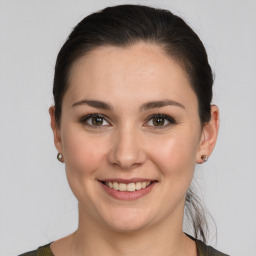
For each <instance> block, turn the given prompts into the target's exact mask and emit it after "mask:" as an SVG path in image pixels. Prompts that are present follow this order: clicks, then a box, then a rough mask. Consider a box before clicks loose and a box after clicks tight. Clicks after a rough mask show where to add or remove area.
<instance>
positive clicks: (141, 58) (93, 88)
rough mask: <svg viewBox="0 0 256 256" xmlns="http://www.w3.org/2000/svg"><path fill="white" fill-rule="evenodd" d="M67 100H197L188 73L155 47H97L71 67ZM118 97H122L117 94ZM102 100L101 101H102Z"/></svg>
mask: <svg viewBox="0 0 256 256" xmlns="http://www.w3.org/2000/svg"><path fill="white" fill-rule="evenodd" d="M66 94H67V98H69V99H70V100H72V101H74V100H79V98H80V97H87V98H88V97H89V98H90V97H92V98H94V97H103V99H105V98H109V99H110V100H111V97H112V99H115V97H118V96H119V97H121V96H125V95H126V96H127V97H128V96H129V95H131V96H132V97H133V98H134V99H135V98H141V99H142V98H143V99H145V100H157V98H161V99H162V98H163V97H165V98H166V95H170V96H172V97H178V95H180V96H182V95H183V96H184V97H185V98H186V96H188V95H189V94H191V95H190V96H191V97H192V98H193V97H195V95H194V92H193V90H192V88H191V86H190V83H189V79H188V77H187V73H186V72H185V71H184V69H183V68H182V67H181V66H180V65H179V64H178V62H177V61H175V60H174V59H173V58H171V57H170V56H168V55H167V54H166V53H165V52H164V51H163V49H162V48H161V47H160V46H158V45H155V44H150V43H142V42H141V43H136V44H134V45H131V46H128V47H115V46H103V47H98V48H96V49H94V50H92V51H90V52H89V53H87V54H86V55H85V56H83V57H81V58H80V59H79V60H77V61H76V62H75V63H74V65H73V66H72V68H71V72H70V80H69V89H68V91H67V93H66ZM117 94H119V95H117ZM103 99H102V98H101V100H103Z"/></svg>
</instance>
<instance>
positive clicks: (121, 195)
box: [100, 179, 158, 200]
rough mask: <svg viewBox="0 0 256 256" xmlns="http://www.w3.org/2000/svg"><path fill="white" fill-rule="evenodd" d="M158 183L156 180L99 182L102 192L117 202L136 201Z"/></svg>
mask: <svg viewBox="0 0 256 256" xmlns="http://www.w3.org/2000/svg"><path fill="white" fill-rule="evenodd" d="M157 183H158V181H157V180H149V179H146V180H143V179H130V180H123V179H118V180H116V179H115V180H114V179H111V180H105V181H104V180H101V181H100V184H101V186H102V188H103V189H104V191H105V192H106V193H107V194H108V195H110V196H111V197H114V198H116V199H118V200H136V199H139V198H141V197H144V196H146V195H147V194H148V193H150V191H151V190H152V189H153V187H155V185H156V184H157Z"/></svg>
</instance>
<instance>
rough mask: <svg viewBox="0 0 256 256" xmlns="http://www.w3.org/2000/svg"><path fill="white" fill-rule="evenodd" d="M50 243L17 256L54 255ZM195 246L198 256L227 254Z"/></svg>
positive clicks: (198, 243)
mask: <svg viewBox="0 0 256 256" xmlns="http://www.w3.org/2000/svg"><path fill="white" fill-rule="evenodd" d="M50 244H51V243H49V244H46V245H44V246H41V247H39V248H38V249H37V250H35V251H31V252H27V253H24V254H21V255H19V256H54V254H53V253H52V251H51V248H50ZM196 248H197V255H198V256H228V255H227V254H224V253H221V252H219V251H217V250H215V249H214V248H212V247H211V246H208V245H206V244H205V243H203V242H202V241H200V240H196Z"/></svg>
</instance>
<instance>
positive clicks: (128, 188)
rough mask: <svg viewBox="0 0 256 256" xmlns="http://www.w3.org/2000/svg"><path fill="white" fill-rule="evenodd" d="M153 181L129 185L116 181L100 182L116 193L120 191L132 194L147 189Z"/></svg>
mask: <svg viewBox="0 0 256 256" xmlns="http://www.w3.org/2000/svg"><path fill="white" fill-rule="evenodd" d="M153 182H155V181H142V182H141V181H139V182H130V183H122V182H117V181H113V182H111V181H102V183H103V184H104V185H106V186H107V187H109V188H111V189H114V190H116V191H122V192H134V191H139V190H141V189H144V188H147V187H148V186H150V185H151V183H153Z"/></svg>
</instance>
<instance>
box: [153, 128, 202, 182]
mask: <svg viewBox="0 0 256 256" xmlns="http://www.w3.org/2000/svg"><path fill="white" fill-rule="evenodd" d="M192 134H193V132H191V133H189V132H183V133H182V132H179V133H176V134H170V135H169V134H168V135H167V136H166V137H165V138H164V137H162V138H161V140H157V141H155V142H154V144H153V145H155V146H154V149H153V150H152V151H151V157H152V159H153V161H154V162H155V164H156V165H157V166H159V167H160V169H161V172H162V174H163V175H164V176H172V178H173V179H175V177H177V178H178V177H181V176H188V178H191V177H192V176H193V173H194V168H195V163H196V153H197V147H198V141H197V139H196V138H197V136H193V135H192ZM173 179H172V180H173Z"/></svg>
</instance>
